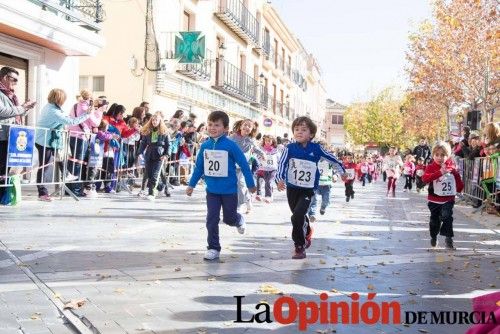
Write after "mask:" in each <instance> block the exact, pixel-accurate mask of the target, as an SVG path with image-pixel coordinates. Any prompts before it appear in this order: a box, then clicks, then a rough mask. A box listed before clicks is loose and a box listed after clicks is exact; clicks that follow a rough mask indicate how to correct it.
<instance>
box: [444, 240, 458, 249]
mask: <svg viewBox="0 0 500 334" xmlns="http://www.w3.org/2000/svg"><path fill="white" fill-rule="evenodd" d="M444 243H445V245H446V248H448V249H455V247H454V246H453V239H452V238H450V237H446V239H445V240H444Z"/></svg>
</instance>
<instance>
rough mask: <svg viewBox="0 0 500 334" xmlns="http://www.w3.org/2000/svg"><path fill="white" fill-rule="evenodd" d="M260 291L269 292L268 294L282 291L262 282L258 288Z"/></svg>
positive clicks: (276, 293) (278, 293)
mask: <svg viewBox="0 0 500 334" xmlns="http://www.w3.org/2000/svg"><path fill="white" fill-rule="evenodd" d="M259 291H260V292H262V293H266V294H270V295H281V294H283V292H282V291H281V290H280V289H278V288H276V287H274V286H272V285H271V284H262V285H261V286H260V289H259Z"/></svg>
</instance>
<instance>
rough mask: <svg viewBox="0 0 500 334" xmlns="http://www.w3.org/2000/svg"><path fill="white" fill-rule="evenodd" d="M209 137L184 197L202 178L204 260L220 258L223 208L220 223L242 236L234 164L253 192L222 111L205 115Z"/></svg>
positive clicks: (243, 229)
mask: <svg viewBox="0 0 500 334" xmlns="http://www.w3.org/2000/svg"><path fill="white" fill-rule="evenodd" d="M207 129H208V135H209V136H210V138H209V139H208V140H207V141H205V142H204V143H203V144H202V145H201V147H200V151H199V152H198V156H197V158H196V165H195V168H194V171H193V175H192V176H191V179H190V180H189V186H188V187H187V188H186V194H187V195H188V196H191V194H192V193H193V188H194V187H195V186H196V184H197V183H198V181H199V180H200V178H201V176H202V175H204V177H205V184H206V185H207V223H206V227H207V232H208V236H207V243H208V247H207V251H206V253H205V256H204V259H205V260H215V259H217V258H219V254H220V251H221V246H220V242H219V220H220V210H221V208H222V214H223V219H222V221H223V222H224V223H225V224H227V225H229V226H235V227H237V229H238V232H239V233H240V234H244V233H245V229H246V224H245V220H244V218H243V216H242V215H240V214H239V213H238V211H237V209H238V179H237V177H236V164H238V166H240V168H241V172H242V174H243V177H244V178H245V183H246V185H247V187H248V190H249V191H250V192H251V193H254V192H255V190H256V187H255V183H254V180H253V175H252V172H251V171H250V167H249V166H248V161H247V159H246V157H245V155H244V154H243V152H242V151H241V149H240V148H239V147H238V144H236V143H235V142H234V141H232V140H230V139H229V138H228V137H227V136H226V132H227V131H228V129H229V116H228V115H227V114H226V113H225V112H223V111H213V112H211V113H210V115H208V127H207Z"/></svg>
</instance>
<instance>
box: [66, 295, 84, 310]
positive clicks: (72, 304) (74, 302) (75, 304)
mask: <svg viewBox="0 0 500 334" xmlns="http://www.w3.org/2000/svg"><path fill="white" fill-rule="evenodd" d="M85 301H86V300H85V299H84V298H80V299H71V300H70V301H69V302H67V303H66V304H64V307H63V308H64V309H65V310H66V309H73V310H76V309H77V308H80V307H82V306H83V305H84V304H85Z"/></svg>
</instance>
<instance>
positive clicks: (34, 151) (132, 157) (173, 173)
mask: <svg viewBox="0 0 500 334" xmlns="http://www.w3.org/2000/svg"><path fill="white" fill-rule="evenodd" d="M11 129H12V130H11V132H10V135H9V144H8V146H9V149H8V155H7V163H6V168H5V170H4V171H0V187H10V186H11V184H9V182H8V176H10V175H19V176H20V177H22V182H21V186H22V187H26V186H39V187H40V186H43V187H48V186H51V187H54V188H55V192H56V193H60V196H61V197H62V196H63V195H64V193H67V194H69V195H70V196H72V197H73V198H74V199H75V200H78V196H77V194H75V189H76V190H78V191H80V192H81V191H83V188H85V189H86V190H91V189H99V188H100V187H101V188H102V187H104V188H105V190H106V192H114V191H116V192H119V191H122V190H125V191H128V192H129V193H132V188H133V187H134V186H139V185H140V183H141V182H142V181H143V179H144V173H145V167H144V160H143V159H142V161H141V159H138V157H137V150H138V149H139V139H140V136H138V135H133V136H132V137H130V138H119V137H118V136H115V137H114V138H113V139H112V140H110V141H103V140H102V138H99V137H98V136H97V135H96V134H85V133H82V132H78V131H69V130H51V129H45V128H35V127H27V126H14V125H13V126H11ZM56 137H57V138H58V139H57V140H58V142H59V148H58V149H52V148H48V147H45V146H42V145H39V144H36V143H35V140H36V138H38V139H39V141H42V142H44V143H49V142H50V141H51V140H54V138H56ZM14 147H15V148H14ZM10 148H12V150H13V151H14V152H11V149H10ZM1 158H2V159H3V157H1ZM193 161H194V157H191V158H189V159H182V160H169V161H166V162H165V163H164V164H163V170H162V177H163V179H164V180H165V179H166V181H167V182H166V183H167V185H168V184H169V182H168V181H169V180H170V179H179V180H181V179H182V178H184V179H185V180H186V182H187V180H189V178H190V177H191V174H192V171H193V165H194V163H193ZM6 176H7V177H6ZM108 190H109V191H108Z"/></svg>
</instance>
